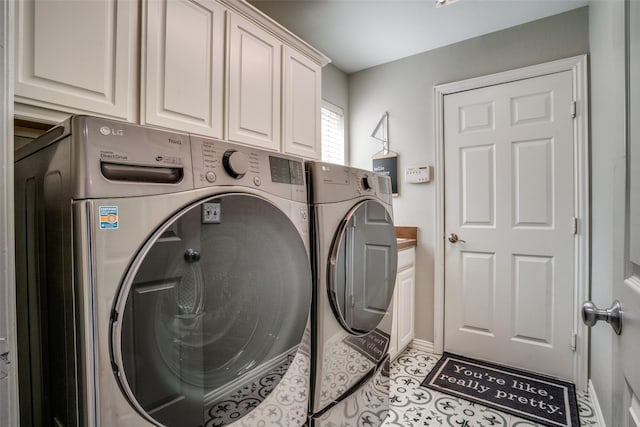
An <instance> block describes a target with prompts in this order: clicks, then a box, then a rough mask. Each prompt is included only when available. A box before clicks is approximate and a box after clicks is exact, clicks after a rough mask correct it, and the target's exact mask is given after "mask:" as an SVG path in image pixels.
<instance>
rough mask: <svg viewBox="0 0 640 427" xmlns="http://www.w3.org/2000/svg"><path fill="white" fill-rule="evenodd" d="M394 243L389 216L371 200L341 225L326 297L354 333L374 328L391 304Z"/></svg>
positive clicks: (332, 256)
mask: <svg viewBox="0 0 640 427" xmlns="http://www.w3.org/2000/svg"><path fill="white" fill-rule="evenodd" d="M396 242H397V241H396V233H395V228H394V226H393V220H392V218H391V215H390V213H389V212H388V211H387V209H386V208H385V206H384V205H382V204H381V203H379V202H377V201H375V200H365V201H363V202H360V203H358V204H357V205H356V206H354V207H353V208H352V209H351V210H350V211H349V213H348V214H347V216H346V217H345V218H344V219H343V220H342V222H341V224H340V227H339V229H338V232H337V234H336V236H335V238H334V241H333V243H332V247H331V254H330V260H329V266H328V268H329V271H328V275H327V277H328V279H329V283H328V285H329V295H330V299H331V305H332V308H333V311H334V313H335V315H336V317H337V318H338V320H339V321H340V323H341V324H342V326H343V327H344V328H345V329H347V330H348V331H349V332H351V333H353V334H356V335H362V334H366V333H369V332H371V331H373V330H374V329H375V328H376V327H377V326H378V325H379V324H380V322H381V321H382V319H383V317H384V316H385V314H386V312H387V309H388V308H389V305H390V303H391V299H392V297H393V288H394V286H395V280H396V269H397V264H398V254H397V252H398V251H397V243H396Z"/></svg>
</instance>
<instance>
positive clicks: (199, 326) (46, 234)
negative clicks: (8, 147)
mask: <svg viewBox="0 0 640 427" xmlns="http://www.w3.org/2000/svg"><path fill="white" fill-rule="evenodd" d="M15 170H16V236H17V243H16V256H17V260H18V263H17V264H18V265H17V286H18V295H17V297H18V304H19V305H18V313H19V322H18V329H19V356H18V357H19V378H20V407H21V414H20V415H21V420H22V425H23V426H27V425H33V426H40V425H64V426H105V427H106V426H152V425H155V426H180V427H189V426H193V427H196V426H224V425H233V426H260V425H266V426H300V425H302V424H303V423H305V422H306V419H307V409H308V387H309V364H310V357H309V312H310V304H311V298H312V297H311V292H312V279H311V268H310V263H309V246H308V238H309V233H308V215H307V212H308V208H307V204H306V197H307V193H306V186H305V175H304V167H303V162H302V160H300V159H298V158H295V157H291V156H286V155H281V154H278V153H268V152H264V151H261V150H258V149H254V148H249V147H246V146H238V145H232V144H228V143H225V142H221V141H217V140H210V139H205V138H201V137H196V136H192V135H187V134H181V133H176V132H169V131H163V130H159V129H151V128H146V127H142V126H136V125H131V124H126V123H121V122H115V121H110V120H106V119H100V118H95V117H87V116H74V117H72V118H71V119H69V120H67V121H66V122H64V123H62V124H61V125H60V126H57V127H55V128H54V129H52V130H51V131H49V132H48V133H47V134H45V135H43V136H42V137H40V138H38V139H37V140H35V141H33V142H32V143H30V144H28V145H27V146H26V147H24V148H23V149H21V150H20V151H19V152H17V153H16V165H15Z"/></svg>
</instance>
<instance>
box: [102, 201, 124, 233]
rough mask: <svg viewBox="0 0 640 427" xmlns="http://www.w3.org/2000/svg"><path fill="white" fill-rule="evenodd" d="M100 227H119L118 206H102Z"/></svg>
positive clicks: (106, 228)
mask: <svg viewBox="0 0 640 427" xmlns="http://www.w3.org/2000/svg"><path fill="white" fill-rule="evenodd" d="M99 209H100V229H101V230H113V229H116V228H118V224H119V221H118V207H117V206H100V207H99Z"/></svg>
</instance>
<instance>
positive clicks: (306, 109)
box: [282, 46, 322, 160]
mask: <svg viewBox="0 0 640 427" xmlns="http://www.w3.org/2000/svg"><path fill="white" fill-rule="evenodd" d="M283 64H284V70H283V74H282V85H283V88H282V91H283V104H284V108H283V111H284V117H283V132H284V134H283V141H284V151H285V152H286V153H290V154H297V155H299V156H303V157H306V158H308V159H317V160H319V159H320V157H321V150H320V148H321V147H320V105H321V101H322V92H321V80H322V76H321V74H320V72H321V68H320V65H318V64H316V63H315V62H313V61H312V60H310V59H309V58H307V57H306V56H304V55H302V54H301V53H299V52H298V51H296V50H294V49H292V48H290V47H287V46H285V48H284V59H283Z"/></svg>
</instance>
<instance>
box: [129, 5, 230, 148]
mask: <svg viewBox="0 0 640 427" xmlns="http://www.w3.org/2000/svg"><path fill="white" fill-rule="evenodd" d="M143 7H144V9H143V19H142V22H143V25H142V63H141V66H142V72H141V75H142V82H141V89H142V103H141V122H142V124H151V125H157V126H163V127H166V128H171V129H176V130H181V131H185V132H193V133H197V134H201V135H207V136H211V137H215V138H222V137H223V108H224V61H223V58H224V15H225V9H224V8H223V7H222V6H221V5H220V4H219V3H217V2H216V1H214V0H149V1H147V2H145V3H144V6H143Z"/></svg>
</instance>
